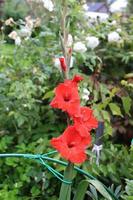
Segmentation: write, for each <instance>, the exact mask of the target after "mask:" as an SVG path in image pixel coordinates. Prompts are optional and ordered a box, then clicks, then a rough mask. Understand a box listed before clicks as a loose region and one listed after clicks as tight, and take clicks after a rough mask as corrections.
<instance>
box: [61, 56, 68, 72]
mask: <svg viewBox="0 0 133 200" xmlns="http://www.w3.org/2000/svg"><path fill="white" fill-rule="evenodd" d="M59 61H60V65H61V69H62V71H64V72H66V71H67V65H66V61H65V58H64V57H61V58H59Z"/></svg>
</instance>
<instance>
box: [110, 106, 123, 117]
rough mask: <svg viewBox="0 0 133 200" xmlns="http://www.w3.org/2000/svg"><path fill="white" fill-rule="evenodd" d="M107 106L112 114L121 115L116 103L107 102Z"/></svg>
mask: <svg viewBox="0 0 133 200" xmlns="http://www.w3.org/2000/svg"><path fill="white" fill-rule="evenodd" d="M109 107H110V110H111V111H112V114H113V115H119V116H122V113H121V110H120V107H119V106H118V105H117V104H115V103H110V104H109Z"/></svg>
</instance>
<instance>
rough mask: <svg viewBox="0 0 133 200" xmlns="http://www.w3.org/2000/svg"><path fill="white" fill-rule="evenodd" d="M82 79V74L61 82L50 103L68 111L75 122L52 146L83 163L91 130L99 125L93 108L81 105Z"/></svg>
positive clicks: (53, 141) (89, 141)
mask: <svg viewBox="0 0 133 200" xmlns="http://www.w3.org/2000/svg"><path fill="white" fill-rule="evenodd" d="M82 79H83V78H82V77H81V76H78V75H76V76H74V78H73V79H72V80H65V81H64V83H60V84H59V85H58V86H57V87H56V89H55V97H54V99H53V100H52V102H51V103H50V105H51V106H52V107H53V108H58V109H61V110H63V111H65V112H67V113H68V115H69V116H70V118H71V119H72V120H73V122H74V123H73V125H71V126H68V127H67V128H66V130H65V131H64V133H63V134H62V135H61V136H59V137H58V138H53V139H52V140H51V144H52V146H53V147H54V148H56V149H57V150H58V151H59V152H60V154H61V155H62V157H64V158H65V159H67V160H69V161H71V162H72V163H82V162H84V161H85V160H86V153H85V150H86V148H87V146H88V145H90V143H91V136H90V131H91V130H92V129H93V128H97V125H98V122H97V120H96V118H95V117H94V115H93V110H91V109H90V108H88V107H81V106H80V97H79V94H78V83H79V82H80V81H81V80H82Z"/></svg>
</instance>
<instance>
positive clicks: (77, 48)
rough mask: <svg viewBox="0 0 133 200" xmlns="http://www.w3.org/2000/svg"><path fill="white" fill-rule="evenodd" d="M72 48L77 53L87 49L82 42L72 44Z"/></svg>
mask: <svg viewBox="0 0 133 200" xmlns="http://www.w3.org/2000/svg"><path fill="white" fill-rule="evenodd" d="M73 50H74V51H76V52H79V53H85V52H86V51H87V48H86V46H85V44H84V43H82V42H76V43H75V44H74V46H73Z"/></svg>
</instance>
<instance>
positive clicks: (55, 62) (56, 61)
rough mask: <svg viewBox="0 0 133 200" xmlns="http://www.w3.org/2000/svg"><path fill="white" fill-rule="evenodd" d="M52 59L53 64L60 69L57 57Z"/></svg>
mask: <svg viewBox="0 0 133 200" xmlns="http://www.w3.org/2000/svg"><path fill="white" fill-rule="evenodd" d="M53 61H54V66H55V67H56V68H58V69H59V70H60V71H61V67H60V60H59V58H54V59H53Z"/></svg>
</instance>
